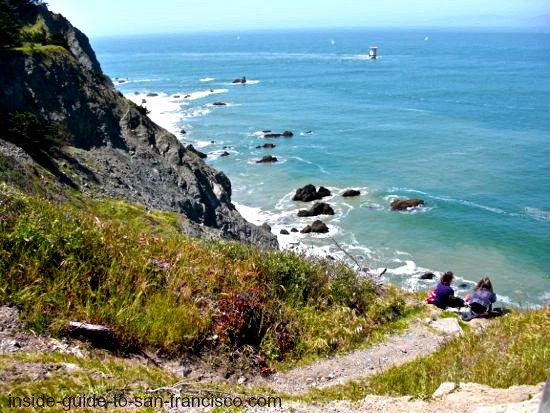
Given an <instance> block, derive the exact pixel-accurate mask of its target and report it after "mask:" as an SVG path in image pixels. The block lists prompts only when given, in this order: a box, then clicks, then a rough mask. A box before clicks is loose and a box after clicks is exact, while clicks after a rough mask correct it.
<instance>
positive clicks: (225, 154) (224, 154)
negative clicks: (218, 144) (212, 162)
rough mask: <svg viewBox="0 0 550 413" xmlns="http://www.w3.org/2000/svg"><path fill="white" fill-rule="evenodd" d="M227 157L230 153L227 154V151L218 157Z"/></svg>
mask: <svg viewBox="0 0 550 413" xmlns="http://www.w3.org/2000/svg"><path fill="white" fill-rule="evenodd" d="M229 155H230V153H229V152H227V151H223V152H222V154H221V155H220V156H229Z"/></svg>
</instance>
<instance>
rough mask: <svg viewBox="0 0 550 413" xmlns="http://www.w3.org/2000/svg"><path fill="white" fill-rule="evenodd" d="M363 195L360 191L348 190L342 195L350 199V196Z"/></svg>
mask: <svg viewBox="0 0 550 413" xmlns="http://www.w3.org/2000/svg"><path fill="white" fill-rule="evenodd" d="M359 195H361V191H358V190H356V189H348V190H346V191H344V193H343V194H342V196H343V197H346V198H347V197H350V196H359Z"/></svg>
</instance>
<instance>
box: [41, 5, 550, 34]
mask: <svg viewBox="0 0 550 413" xmlns="http://www.w3.org/2000/svg"><path fill="white" fill-rule="evenodd" d="M47 2H48V4H49V8H50V10H52V11H54V12H56V13H61V14H63V15H64V16H65V17H67V18H68V19H69V20H70V21H71V22H72V23H73V24H74V25H75V26H77V27H78V28H79V29H81V30H82V31H84V32H85V33H86V34H88V36H92V37H103V36H112V35H133V34H152V33H159V34H160V33H180V32H204V31H246V30H257V29H268V30H273V29H290V28H293V29H299V28H384V27H387V28H478V29H479V28H487V29H498V28H513V29H516V30H517V29H526V30H529V31H530V30H536V31H546V32H548V31H550V1H549V0H338V1H334V0H156V1H153V0H147V1H144V0H47Z"/></svg>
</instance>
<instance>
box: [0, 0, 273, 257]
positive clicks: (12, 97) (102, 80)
mask: <svg viewBox="0 0 550 413" xmlns="http://www.w3.org/2000/svg"><path fill="white" fill-rule="evenodd" d="M22 19H23V21H24V23H25V24H26V25H27V26H29V27H31V28H32V30H33V31H34V32H31V34H32V36H31V37H32V41H31V42H30V43H29V42H26V43H21V44H20V47H11V48H4V49H3V50H1V51H0V85H1V86H2V87H1V88H0V155H1V156H2V157H3V162H2V163H1V164H3V165H10V167H14V166H17V165H20V164H22V163H29V162H31V161H30V160H29V159H30V158H32V162H36V163H38V164H40V165H41V167H43V168H46V169H47V170H49V171H50V172H51V173H52V174H53V175H54V176H55V177H56V179H57V180H58V181H59V182H62V183H63V185H65V186H68V187H73V188H75V189H77V190H79V191H82V192H83V193H86V194H88V195H92V196H97V195H101V196H109V197H118V198H123V199H126V200H129V201H134V202H139V203H142V204H144V205H146V206H148V207H151V208H156V209H161V210H168V211H175V212H180V213H182V214H184V215H185V216H186V217H187V218H188V224H186V225H185V228H183V230H185V231H187V232H190V233H192V234H193V235H199V236H213V237H221V238H225V239H234V240H240V241H244V242H249V243H254V244H257V245H259V246H262V247H269V248H271V247H276V246H277V241H276V238H275V237H274V236H273V235H272V234H271V233H270V232H269V231H268V230H267V229H265V228H262V227H256V226H254V225H252V224H250V223H248V222H247V221H245V220H244V219H243V218H242V217H241V216H240V215H239V213H238V212H237V211H236V209H235V207H234V206H233V204H232V203H231V183H230V181H229V179H228V178H227V177H226V176H225V175H224V174H223V173H222V172H219V171H217V170H215V169H213V168H211V167H210V166H208V165H207V164H205V163H204V162H203V161H202V160H201V159H200V158H199V157H198V156H197V155H195V154H194V153H193V152H191V151H189V150H187V149H185V148H184V147H183V146H182V145H181V143H180V142H179V141H178V140H177V138H176V137H175V136H174V135H172V134H171V133H169V132H167V131H166V130H164V129H163V128H161V127H159V126H158V125H156V124H155V123H153V122H152V121H151V120H150V119H149V118H148V117H147V116H146V113H145V110H144V108H141V107H138V106H136V105H135V104H134V103H132V102H130V101H129V100H127V99H125V98H124V97H123V96H122V95H121V94H120V93H118V92H117V91H116V90H115V88H114V87H113V85H112V82H111V81H110V79H109V78H108V77H107V76H105V75H104V74H103V72H102V70H101V66H100V64H99V62H98V61H97V59H96V56H95V54H94V51H93V50H92V48H91V46H90V44H89V41H88V39H87V37H86V36H85V35H84V34H83V33H82V32H80V31H79V30H78V29H76V28H75V27H73V26H72V25H71V24H70V23H69V22H68V21H67V20H66V19H65V18H64V17H63V16H61V15H59V14H54V13H51V12H50V11H48V9H47V8H46V6H44V5H37V6H34V7H32V8H31V10H30V11H29V10H26V12H25V15H24V16H22ZM36 33H38V35H37V34H36ZM33 36H34V37H33ZM35 38H38V41H36V40H35ZM17 113H19V117H17V116H15V114H17ZM21 123H22V125H21ZM29 124H30V126H29ZM29 129H31V131H30V132H28V130H29ZM37 129H39V130H40V131H41V134H42V135H44V136H45V137H44V138H43V139H40V137H38V138H35V139H34V140H33V139H31V138H28V135H32V133H33V131H34V132H36V130H37ZM22 130H23V132H22ZM21 135H23V136H21ZM39 135H40V134H39ZM42 135H40V136H42ZM14 145H15V146H14ZM21 149H23V151H24V152H23V151H21ZM0 168H1V166H0ZM27 169H28V168H26V169H25V168H21V170H27Z"/></svg>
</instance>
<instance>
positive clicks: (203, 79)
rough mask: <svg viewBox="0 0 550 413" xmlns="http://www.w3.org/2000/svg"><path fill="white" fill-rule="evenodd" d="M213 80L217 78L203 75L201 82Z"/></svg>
mask: <svg viewBox="0 0 550 413" xmlns="http://www.w3.org/2000/svg"><path fill="white" fill-rule="evenodd" d="M213 80H216V79H214V78H213V77H203V78H202V79H200V81H201V82H212V81H213Z"/></svg>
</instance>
